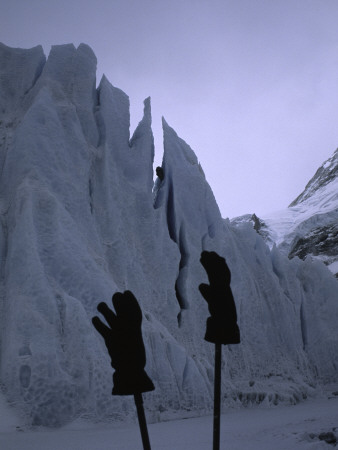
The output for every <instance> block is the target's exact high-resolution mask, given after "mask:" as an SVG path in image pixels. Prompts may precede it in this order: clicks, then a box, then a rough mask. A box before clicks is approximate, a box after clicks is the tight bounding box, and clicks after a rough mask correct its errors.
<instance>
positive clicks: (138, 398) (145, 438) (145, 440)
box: [134, 394, 151, 450]
mask: <svg viewBox="0 0 338 450" xmlns="http://www.w3.org/2000/svg"><path fill="white" fill-rule="evenodd" d="M134 401H135V405H136V410H137V417H138V423H139V426H140V431H141V437H142V444H143V449H144V450H151V448H150V441H149V435H148V428H147V422H146V416H145V414H144V408H143V398H142V394H134Z"/></svg>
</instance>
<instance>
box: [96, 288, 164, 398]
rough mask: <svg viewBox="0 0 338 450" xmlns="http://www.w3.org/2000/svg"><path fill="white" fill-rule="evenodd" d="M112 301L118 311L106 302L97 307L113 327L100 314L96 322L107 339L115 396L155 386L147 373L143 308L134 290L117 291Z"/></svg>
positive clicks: (145, 390) (151, 388) (98, 328)
mask: <svg viewBox="0 0 338 450" xmlns="http://www.w3.org/2000/svg"><path fill="white" fill-rule="evenodd" d="M112 302H113V305H114V308H115V311H116V314H115V313H114V312H113V311H112V310H111V309H110V308H108V306H107V305H106V304H105V303H99V305H98V306H97V310H98V311H99V312H100V313H101V314H102V315H103V316H104V318H105V319H106V321H107V323H108V325H109V327H108V326H107V325H105V324H104V323H103V322H102V321H101V320H100V319H99V318H98V317H96V316H95V317H93V319H92V322H93V325H94V327H95V328H96V330H97V331H98V332H99V333H100V334H101V335H102V337H103V338H104V341H105V344H106V347H107V349H108V352H109V355H110V358H111V365H112V367H113V368H114V369H115V372H114V375H113V382H114V387H113V391H112V394H113V395H134V394H140V393H142V392H147V391H152V390H154V389H155V387H154V385H153V382H152V381H151V379H150V378H149V377H148V375H147V374H146V372H145V370H144V367H145V365H146V352H145V348H144V343H143V339H142V332H141V323H142V311H141V308H140V306H139V304H138V302H137V300H136V298H135V297H134V295H133V293H132V292H130V291H125V292H124V293H123V294H122V292H117V293H115V294H114V295H113V298H112Z"/></svg>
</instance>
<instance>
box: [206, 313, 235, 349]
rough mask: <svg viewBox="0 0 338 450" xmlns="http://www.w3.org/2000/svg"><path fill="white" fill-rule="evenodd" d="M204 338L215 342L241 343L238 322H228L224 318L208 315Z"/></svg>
mask: <svg viewBox="0 0 338 450" xmlns="http://www.w3.org/2000/svg"><path fill="white" fill-rule="evenodd" d="M204 339H205V340H206V341H208V342H212V343H214V344H223V345H227V344H239V343H240V334H239V328H238V325H237V323H236V322H234V323H231V324H227V323H226V322H224V320H217V319H216V318H215V317H208V319H207V330H206V333H205V336H204Z"/></svg>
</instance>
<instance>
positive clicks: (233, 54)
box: [0, 0, 338, 217]
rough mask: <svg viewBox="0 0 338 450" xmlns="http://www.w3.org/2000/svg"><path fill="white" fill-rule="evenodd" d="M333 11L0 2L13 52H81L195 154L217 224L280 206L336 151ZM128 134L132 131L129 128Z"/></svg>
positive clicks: (330, 1) (225, 3) (205, 2)
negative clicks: (219, 218) (218, 215)
mask: <svg viewBox="0 0 338 450" xmlns="http://www.w3.org/2000/svg"><path fill="white" fill-rule="evenodd" d="M337 23H338V0H95V1H85V0H58V1H54V0H53V1H51V0H0V41H1V42H3V43H4V44H6V45H8V46H11V47H21V48H30V47H33V46H35V45H38V44H41V45H42V46H43V48H44V50H45V53H46V54H47V55H48V53H49V50H50V46H51V45H53V44H64V43H70V42H72V43H74V44H75V45H76V46H78V45H79V44H80V43H81V42H84V43H87V44H88V45H90V46H91V47H92V49H93V50H94V52H95V54H96V56H97V58H98V81H99V79H100V78H101V76H102V73H104V74H105V75H106V76H107V78H108V79H109V80H110V82H111V83H112V84H113V85H114V86H117V87H119V88H121V89H122V90H124V91H125V92H126V93H127V94H128V95H129V97H130V102H131V115H132V117H131V122H132V128H135V126H136V125H137V123H138V122H139V121H140V120H141V117H142V110H143V100H144V99H145V98H146V97H148V96H151V99H152V116H153V131H154V135H155V146H156V147H155V152H156V156H155V164H157V165H159V164H160V163H161V160H162V132H161V116H164V117H165V118H166V120H167V122H168V123H169V125H171V126H172V127H173V128H174V129H175V130H176V132H177V133H178V135H179V136H180V137H181V138H183V139H184V140H185V141H186V142H187V143H188V144H189V145H190V146H191V147H192V149H193V150H194V151H195V153H196V155H197V157H198V159H199V160H200V162H201V165H202V167H203V169H204V172H205V174H206V177H207V180H208V182H209V184H210V185H211V187H212V189H213V192H214V194H215V197H216V200H217V202H218V205H219V207H220V209H221V212H222V215H223V217H234V216H236V215H240V214H245V213H253V212H255V213H256V214H258V215H260V214H263V215H264V213H266V212H269V211H273V210H276V209H281V208H284V207H286V206H287V205H288V204H289V203H290V202H291V201H292V200H293V199H294V198H295V197H296V196H297V195H298V194H299V193H300V192H301V191H302V190H303V188H304V187H305V184H306V183H307V181H308V180H309V179H310V178H311V177H312V175H313V174H314V172H315V171H316V169H317V168H318V167H319V166H320V165H321V163H322V162H323V161H324V160H326V159H327V158H329V157H330V156H331V155H332V153H333V152H334V150H335V149H336V148H337V147H338V26H337ZM132 131H133V129H132Z"/></svg>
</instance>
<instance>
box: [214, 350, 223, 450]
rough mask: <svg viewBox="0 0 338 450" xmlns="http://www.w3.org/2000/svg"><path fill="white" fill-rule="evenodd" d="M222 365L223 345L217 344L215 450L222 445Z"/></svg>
mask: <svg viewBox="0 0 338 450" xmlns="http://www.w3.org/2000/svg"><path fill="white" fill-rule="evenodd" d="M221 363H222V344H215V375H214V376H215V379H214V434H213V450H219V444H220V430H221Z"/></svg>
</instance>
